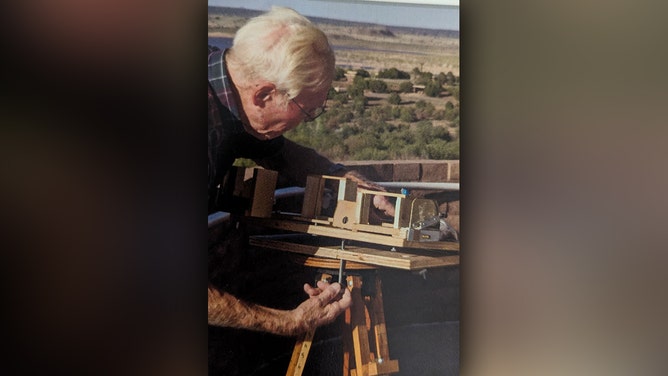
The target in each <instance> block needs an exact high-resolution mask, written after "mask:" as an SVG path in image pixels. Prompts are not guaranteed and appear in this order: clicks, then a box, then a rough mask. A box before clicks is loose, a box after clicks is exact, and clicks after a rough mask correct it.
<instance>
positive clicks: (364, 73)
mask: <svg viewBox="0 0 668 376" xmlns="http://www.w3.org/2000/svg"><path fill="white" fill-rule="evenodd" d="M355 76H356V77H363V78H366V77H371V74H369V72H367V71H366V70H364V69H358V70H357V72H356V73H355Z"/></svg>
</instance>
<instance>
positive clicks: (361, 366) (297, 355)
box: [244, 169, 459, 376]
mask: <svg viewBox="0 0 668 376" xmlns="http://www.w3.org/2000/svg"><path fill="white" fill-rule="evenodd" d="M274 174H275V173H274V172H272V171H268V170H261V169H258V170H255V171H254V173H253V180H254V183H250V184H245V183H244V187H246V188H245V190H244V195H246V196H245V197H250V199H251V204H250V206H249V209H248V210H247V212H246V214H247V217H246V220H247V221H248V222H249V223H250V224H253V225H256V226H262V227H267V228H272V229H280V230H285V231H289V232H292V233H302V234H310V235H318V238H319V240H323V239H324V240H329V244H322V243H327V241H324V242H316V243H315V244H313V243H309V241H307V240H305V239H304V238H295V237H291V236H288V235H286V236H281V235H279V236H276V235H269V236H260V235H258V236H252V237H251V238H250V244H251V245H255V246H258V247H262V248H268V249H274V250H280V251H286V252H290V253H292V254H296V255H299V256H300V257H302V258H306V259H308V260H309V262H310V264H306V263H304V265H308V266H314V265H320V264H321V267H325V268H327V267H331V262H332V261H339V262H340V263H341V265H343V264H344V263H345V262H348V266H347V268H348V269H349V270H351V269H355V268H357V269H369V268H371V269H375V268H378V267H389V268H397V269H403V270H422V269H425V268H434V267H443V266H452V265H458V264H459V243H457V242H445V241H440V240H439V229H438V223H439V220H438V219H439V217H438V208H437V205H436V203H435V202H433V201H432V200H426V199H421V198H414V197H409V196H408V195H405V194H399V193H390V192H381V191H372V190H365V189H358V187H357V184H356V183H355V182H354V181H352V180H349V179H346V178H341V177H335V176H326V175H323V176H315V175H314V176H309V177H308V180H307V183H306V188H305V191H304V199H303V204H302V210H301V213H278V212H275V211H272V210H271V209H268V208H271V207H272V205H273V204H274V195H273V192H274V189H275V182H276V178H275V175H274ZM327 185H330V186H331V185H333V186H335V187H336V188H335V189H334V191H335V194H334V195H333V196H332V197H335V198H336V207H335V209H334V213H333V215H328V214H326V212H325V210H324V209H323V204H325V201H326V200H325V199H324V197H325V194H326V193H327ZM377 195H381V196H386V197H388V198H391V199H393V200H394V201H395V215H394V218H393V219H392V221H387V222H381V223H372V221H371V210H373V208H372V207H373V197H374V196H377ZM310 238H311V239H312V238H313V236H311V237H310ZM336 241H338V242H340V244H341V246H340V247H338V246H336V245H332V243H333V244H336ZM346 241H353V242H360V243H361V244H359V245H358V244H349V245H346V246H344V244H345V242H346ZM340 275H343V273H342V272H340ZM363 279H364V278H363V276H362V274H355V273H353V274H351V275H347V276H346V278H345V280H343V281H342V282H343V283H344V284H346V287H347V288H348V289H349V290H350V292H351V295H352V299H353V303H352V306H351V307H350V308H349V309H348V310H347V311H346V313H345V318H344V323H343V329H342V338H343V343H344V359H343V375H344V376H372V375H386V374H392V373H397V372H399V361H398V360H393V359H390V354H389V343H388V340H387V331H386V327H385V315H384V310H383V299H382V291H381V288H382V283H381V280H380V278H379V277H378V273H373V275H372V276H371V277H369V275H368V274H367V278H366V280H363ZM365 283H366V284H368V286H371V287H372V289H371V290H372V291H373V294H370V295H366V296H365V295H363V294H362V292H361V290H362V289H361V287H362V285H363V284H365ZM368 286H367V287H368ZM313 336H314V332H309V333H306V334H305V335H303V336H302V337H300V338H299V339H298V340H297V342H296V344H295V348H294V351H293V355H292V359H291V360H290V364H289V367H288V371H287V373H286V375H289V376H299V375H301V374H302V372H303V370H304V366H305V363H306V359H307V356H308V352H309V350H310V347H311V344H312V340H313Z"/></svg>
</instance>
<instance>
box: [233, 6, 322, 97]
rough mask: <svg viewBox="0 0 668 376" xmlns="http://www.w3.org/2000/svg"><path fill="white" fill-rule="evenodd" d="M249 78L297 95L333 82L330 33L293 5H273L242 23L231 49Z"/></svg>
mask: <svg viewBox="0 0 668 376" xmlns="http://www.w3.org/2000/svg"><path fill="white" fill-rule="evenodd" d="M229 53H230V57H232V58H233V59H234V60H235V61H236V62H238V63H239V66H240V67H241V69H242V72H243V74H244V76H245V77H246V79H248V80H251V81H252V80H257V79H262V80H266V81H269V82H271V83H273V84H274V85H276V88H277V90H279V91H282V92H285V93H286V94H287V95H288V97H289V98H294V97H296V96H297V95H299V93H300V92H301V91H302V90H304V89H307V90H312V91H317V90H320V89H322V88H324V87H327V86H329V85H331V82H332V79H333V77H334V70H335V66H334V52H333V51H332V48H331V47H330V45H329V42H328V40H327V36H325V33H323V32H322V31H321V30H320V29H318V28H317V27H316V26H315V25H313V23H311V21H309V20H308V19H306V18H305V17H304V16H302V15H300V14H299V13H297V12H296V11H294V10H292V9H290V8H284V7H273V8H272V9H271V10H270V11H269V12H267V13H264V14H262V15H260V16H258V17H254V18H252V19H250V20H249V21H248V23H246V24H245V25H244V26H242V27H241V28H240V29H239V30H238V31H237V33H236V35H235V37H234V43H233V45H232V47H231V48H230V51H229Z"/></svg>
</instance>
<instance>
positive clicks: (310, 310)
mask: <svg viewBox="0 0 668 376" xmlns="http://www.w3.org/2000/svg"><path fill="white" fill-rule="evenodd" d="M341 289H342V287H341V285H340V284H338V283H332V284H329V283H327V282H324V281H318V282H317V287H312V286H311V285H309V284H308V283H307V284H304V291H305V292H306V293H307V294H308V295H309V299H308V300H306V301H305V302H303V303H302V304H300V305H299V306H298V307H297V308H295V309H294V310H292V311H291V313H292V315H293V318H294V320H295V322H296V323H297V327H298V328H299V331H300V332H306V331H308V330H313V329H315V328H317V327H319V326H321V325H325V324H329V323H331V322H332V321H334V320H335V319H336V317H337V316H338V315H340V314H341V313H342V312H343V311H345V310H346V308H348V307H350V304H351V303H352V297H351V296H350V291H348V289H347V288H343V295H341Z"/></svg>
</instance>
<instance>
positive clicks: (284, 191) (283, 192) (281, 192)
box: [274, 187, 306, 199]
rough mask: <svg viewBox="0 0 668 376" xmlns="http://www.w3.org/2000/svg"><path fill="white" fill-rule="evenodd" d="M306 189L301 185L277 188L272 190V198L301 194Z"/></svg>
mask: <svg viewBox="0 0 668 376" xmlns="http://www.w3.org/2000/svg"><path fill="white" fill-rule="evenodd" d="M304 191H306V188H302V187H287V188H278V189H277V190H275V191H274V199H279V198H284V197H292V196H301V195H303V194H304Z"/></svg>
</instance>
